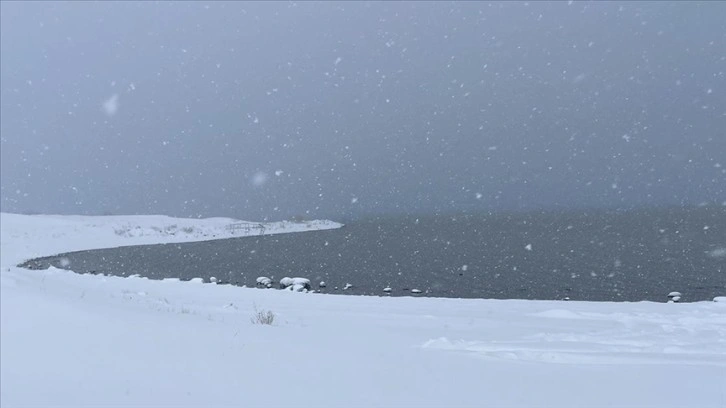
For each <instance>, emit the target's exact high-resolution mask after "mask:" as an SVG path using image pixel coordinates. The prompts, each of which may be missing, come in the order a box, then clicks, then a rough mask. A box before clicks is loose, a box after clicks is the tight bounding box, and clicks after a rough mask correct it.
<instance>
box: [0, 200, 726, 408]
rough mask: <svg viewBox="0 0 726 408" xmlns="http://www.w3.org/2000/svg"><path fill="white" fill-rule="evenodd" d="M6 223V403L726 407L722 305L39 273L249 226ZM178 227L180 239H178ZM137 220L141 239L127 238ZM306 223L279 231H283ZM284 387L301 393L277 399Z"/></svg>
mask: <svg viewBox="0 0 726 408" xmlns="http://www.w3.org/2000/svg"><path fill="white" fill-rule="evenodd" d="M0 221H1V224H0V226H1V228H0V231H1V232H2V233H1V236H0V247H1V250H2V252H1V253H2V257H1V258H0V271H1V272H0V278H1V279H0V291H1V293H0V302H1V304H0V306H1V307H0V323H1V327H2V341H1V342H0V353H1V355H2V358H0V378H1V379H2V381H1V382H0V406H2V407H18V406H124V407H133V406H137V407H138V406H162V405H163V406H210V407H212V406H217V407H219V406H281V407H282V406H285V407H291V406H316V407H338V406H350V405H351V401H354V403H353V405H356V406H416V407H441V406H462V407H463V406H470V407H473V406H481V405H482V401H483V400H486V405H487V406H493V407H495V406H506V407H532V406H557V407H583V406H613V407H624V406H637V407H694V408H695V407H699V408H708V407H714V408H715V407H722V406H723V403H724V401H726V391H725V390H726V387H724V383H725V382H726V347H725V344H724V340H723V339H724V338H726V303H724V302H721V301H716V302H697V303H680V304H677V305H667V304H665V303H652V302H637V303H615V302H613V303H606V302H602V303H595V302H578V301H570V302H562V301H523V300H504V301H503V300H484V299H481V300H476V299H466V300H465V299H437V298H415V297H393V298H391V297H365V296H333V295H321V294H314V295H306V296H290V294H287V293H284V292H283V291H261V290H254V289H251V288H250V289H246V288H239V287H234V286H230V285H215V284H200V283H190V282H181V281H179V280H171V279H170V280H164V281H153V280H148V279H144V278H139V277H131V278H121V277H104V276H98V275H78V274H74V273H72V272H68V271H65V270H59V269H55V268H50V269H48V270H41V271H30V270H24V269H20V268H17V267H16V266H15V265H16V264H17V263H19V262H21V261H23V260H25V259H28V258H31V257H34V256H40V255H50V254H53V253H59V252H65V251H72V250H82V249H88V248H100V247H110V246H121V245H136V244H140V243H169V242H183V241H184V240H195V239H199V240H204V239H215V238H212V235H214V234H218V235H217V236H216V238H220V237H221V236H220V235H224V234H230V231H228V230H227V229H226V228H225V227H224V226H225V225H228V224H229V223H230V222H231V221H230V220H224V219H207V220H178V219H171V218H168V217H160V216H143V217H142V216H139V217H67V216H21V215H13V214H2V215H1V219H0ZM172 224H176V225H177V226H178V227H179V228H177V229H176V230H175V231H176V233H175V234H170V233H164V229H165V227H166V226H169V225H172ZM332 225H334V224H331V223H323V224H320V225H318V226H328V227H330V226H332ZM184 226H193V227H194V229H193V231H192V232H188V233H186V232H182V231H181V228H183V227H184ZM119 227H123V228H129V230H131V231H137V232H138V233H133V234H117V233H116V232H115V230H116V229H117V228H119ZM137 227H138V228H137ZM152 227H155V228H152ZM291 229H292V228H289V229H287V228H285V229H275V228H273V227H272V226H271V225H268V229H266V231H265V233H269V232H270V231H276V232H283V231H290V230H291ZM238 232H239V231H238ZM253 233H257V232H256V231H253ZM236 236H239V235H236ZM304 238H305V237H304V234H303V235H301V236H300V239H304ZM717 299H721V298H720V297H719V298H717ZM714 300H716V299H714ZM256 310H259V311H271V312H273V313H274V314H275V321H274V323H273V325H271V326H268V325H255V324H252V323H251V321H250V318H251V317H252V316H253V314H254V313H255V311H256ZM281 350H294V356H295V358H293V359H291V358H290V353H288V352H280V351H281ZM338 356H345V358H339V357H338ZM271 384H284V387H285V392H284V393H270V392H262V391H261V390H269V389H270V386H271ZM273 386H274V385H273ZM315 389H325V390H326V391H325V392H324V393H312V394H311V393H310V391H311V390H315ZM452 390H454V391H453V392H452ZM302 395H305V396H306V397H301V396H302ZM351 398H353V399H351Z"/></svg>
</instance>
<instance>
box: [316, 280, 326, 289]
mask: <svg viewBox="0 0 726 408" xmlns="http://www.w3.org/2000/svg"><path fill="white" fill-rule="evenodd" d="M318 286H320V287H321V288H324V287H326V286H328V284H326V283H325V281H320V283H319V284H318Z"/></svg>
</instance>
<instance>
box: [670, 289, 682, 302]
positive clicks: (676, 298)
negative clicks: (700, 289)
mask: <svg viewBox="0 0 726 408" xmlns="http://www.w3.org/2000/svg"><path fill="white" fill-rule="evenodd" d="M681 296H683V295H681V292H676V291H673V292H671V293H669V294H668V299H669V300H672V301H673V302H678V301H679V300H681Z"/></svg>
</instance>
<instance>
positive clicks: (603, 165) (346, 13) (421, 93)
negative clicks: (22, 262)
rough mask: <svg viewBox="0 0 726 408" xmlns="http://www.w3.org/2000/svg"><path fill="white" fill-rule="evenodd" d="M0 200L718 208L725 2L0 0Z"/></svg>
mask: <svg viewBox="0 0 726 408" xmlns="http://www.w3.org/2000/svg"><path fill="white" fill-rule="evenodd" d="M1 4H2V6H1V7H2V10H1V11H2V21H1V22H0V23H1V24H0V30H1V34H2V40H1V41H2V44H1V46H2V48H1V50H2V59H1V68H2V73H1V75H2V77H1V80H2V89H1V94H2V106H1V108H2V117H1V120H0V136H1V148H2V149H1V152H2V157H1V159H2V160H1V167H2V168H1V172H0V175H1V176H0V177H1V183H0V187H1V189H0V204H1V206H2V211H11V212H42V213H67V214H104V213H114V214H134V213H136V214H167V215H173V216H194V217H196V216H204V217H207V216H231V217H236V218H242V219H265V218H266V219H270V220H277V219H284V218H289V217H292V216H304V217H306V218H330V219H337V220H347V219H351V218H355V217H361V216H367V215H372V214H391V213H434V212H439V213H441V212H456V211H476V210H514V209H516V210H521V209H540V208H547V209H549V208H573V207H578V208H590V207H608V208H631V207H642V206H657V205H681V204H685V205H697V204H703V203H715V204H719V205H720V204H722V203H723V202H724V201H726V97H725V95H726V3H724V2H704V3H695V2H678V3H658V2H642V3H632V2H623V3H615V2H595V3H580V2H574V3H568V2H557V3H545V2H539V1H533V2H529V3H514V2H511V3H510V2H507V3H475V2H464V3H449V2H446V3H444V2H423V3H415V2H402V3H351V2H341V3H334V2H325V3H308V2H300V3H282V2H273V3H236V2H219V3H205V2H179V3H175V2H160V3H147V2H144V3H133V2H118V3H111V2H99V3H91V2H77V3H60V2H2V3H1Z"/></svg>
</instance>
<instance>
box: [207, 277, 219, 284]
mask: <svg viewBox="0 0 726 408" xmlns="http://www.w3.org/2000/svg"><path fill="white" fill-rule="evenodd" d="M209 281H210V282H211V283H217V282H219V280H218V279H217V278H215V277H214V276H210V277H209Z"/></svg>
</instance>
